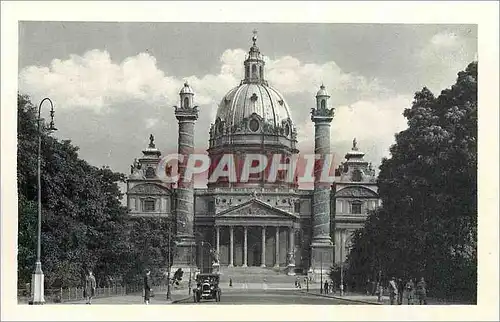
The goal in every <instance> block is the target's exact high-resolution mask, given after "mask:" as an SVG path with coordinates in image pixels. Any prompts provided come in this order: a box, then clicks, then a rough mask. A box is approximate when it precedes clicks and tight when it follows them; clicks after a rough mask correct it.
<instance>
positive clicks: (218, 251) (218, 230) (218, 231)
mask: <svg viewBox="0 0 500 322" xmlns="http://www.w3.org/2000/svg"><path fill="white" fill-rule="evenodd" d="M216 231H217V235H216V236H217V241H216V244H217V245H216V246H215V247H216V250H217V256H220V227H219V226H217V227H216Z"/></svg>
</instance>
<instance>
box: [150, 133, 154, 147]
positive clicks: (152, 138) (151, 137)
mask: <svg viewBox="0 0 500 322" xmlns="http://www.w3.org/2000/svg"><path fill="white" fill-rule="evenodd" d="M154 142H155V137H154V136H153V134H150V135H149V147H150V148H152V149H154V148H155V143H154Z"/></svg>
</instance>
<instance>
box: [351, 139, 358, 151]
mask: <svg viewBox="0 0 500 322" xmlns="http://www.w3.org/2000/svg"><path fill="white" fill-rule="evenodd" d="M357 145H358V141H356V138H354V139H353V140H352V150H353V151H358V146H357Z"/></svg>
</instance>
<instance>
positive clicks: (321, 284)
mask: <svg viewBox="0 0 500 322" xmlns="http://www.w3.org/2000/svg"><path fill="white" fill-rule="evenodd" d="M319 260H320V275H319V276H320V282H319V283H320V286H319V292H320V293H321V294H323V253H319Z"/></svg>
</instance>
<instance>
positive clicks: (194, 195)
mask: <svg viewBox="0 0 500 322" xmlns="http://www.w3.org/2000/svg"><path fill="white" fill-rule="evenodd" d="M256 40H257V39H256V36H254V37H253V45H252V47H251V48H250V51H249V53H248V55H247V57H246V59H245V61H244V62H243V68H244V71H245V73H244V75H245V76H244V79H243V80H242V81H241V82H240V84H239V85H237V86H235V87H234V88H233V89H231V90H230V91H229V92H228V93H227V94H226V95H225V96H224V97H223V98H222V100H221V102H220V104H219V106H218V110H217V116H216V118H215V120H214V121H213V123H212V124H211V126H210V131H209V133H208V134H209V136H208V138H209V140H208V141H209V142H208V150H207V152H208V157H209V159H210V168H209V169H208V174H209V177H210V175H211V174H213V173H214V171H217V169H216V168H217V165H218V164H219V163H220V162H221V160H222V159H223V158H224V156H225V155H232V156H233V158H232V159H231V162H234V163H235V164H237V165H239V166H236V167H235V168H236V169H237V171H236V173H235V176H236V177H237V178H238V179H239V178H241V176H245V174H244V172H245V171H244V170H243V168H244V167H241V165H242V164H243V162H244V161H243V160H244V158H245V156H248V155H251V154H260V155H266V156H269V158H272V157H273V156H276V155H279V158H280V159H281V160H282V161H283V162H284V163H285V164H290V165H291V166H294V161H293V160H295V159H294V156H297V155H298V154H299V151H298V149H297V147H296V145H297V136H298V133H297V130H296V127H295V123H294V121H293V119H292V115H291V113H290V108H289V106H288V103H287V102H286V100H285V98H284V97H283V95H281V93H280V92H279V91H278V90H277V89H275V88H273V87H272V86H271V85H270V84H268V82H267V81H266V78H265V62H264V59H263V56H262V55H261V53H260V50H259V48H258V47H257V45H256ZM179 95H180V106H176V107H175V117H176V118H177V120H178V124H179V131H178V135H179V137H178V153H179V154H180V155H184V156H189V155H190V154H192V153H193V150H194V142H193V141H194V140H193V138H194V135H195V127H196V122H197V119H198V109H197V107H196V106H195V100H194V96H195V93H194V91H193V89H192V88H191V87H190V86H189V85H188V84H187V83H186V84H184V87H183V88H182V89H181V91H180V93H179ZM329 98H330V96H329V95H328V93H327V90H326V88H325V87H324V86H323V85H322V86H321V87H320V89H319V91H318V93H317V95H316V104H315V106H314V107H313V108H312V109H311V121H312V124H311V126H313V124H314V127H315V147H314V152H315V154H319V155H320V156H327V155H329V154H330V125H331V121H332V120H333V118H334V109H333V108H331V107H329V102H328V100H329ZM199 135H204V133H200V134H199ZM142 152H143V155H142V157H141V158H139V159H136V160H135V161H134V164H133V165H132V166H131V170H130V175H129V178H128V181H127V204H128V207H129V210H130V215H131V216H152V217H164V218H170V219H171V220H172V227H173V229H175V233H176V248H177V254H176V257H175V260H174V267H176V268H177V267H188V266H190V265H192V264H193V263H196V265H197V266H198V267H199V268H200V269H202V270H203V271H212V270H220V271H221V272H223V270H224V267H249V266H257V267H267V268H272V269H274V270H280V271H283V272H284V273H287V274H289V275H294V274H297V273H298V274H305V273H307V272H318V271H319V270H323V271H324V273H326V272H327V271H328V270H329V267H330V266H331V265H332V264H333V263H337V264H338V263H341V262H343V261H345V259H346V257H347V254H348V252H349V245H350V239H351V236H352V232H353V231H354V230H356V229H358V228H360V227H362V226H363V223H364V221H365V220H366V217H367V213H368V212H369V211H370V210H372V209H375V208H376V207H378V206H379V205H380V200H379V197H378V195H377V185H376V177H375V171H374V169H372V167H371V164H369V163H368V162H366V161H365V160H364V153H362V152H361V151H360V150H359V148H358V146H357V142H356V140H354V141H353V146H352V150H351V151H348V152H347V154H346V155H345V161H344V162H343V163H342V164H341V165H340V166H339V167H338V169H336V170H335V182H334V183H333V184H332V183H329V184H328V185H325V184H319V183H318V184H317V183H315V184H314V188H313V189H300V188H299V185H298V181H297V178H292V180H287V179H289V177H287V176H288V174H289V173H287V172H286V170H279V171H275V173H274V177H275V180H269V178H270V176H269V174H270V173H271V172H272V171H273V170H271V169H270V168H269V167H266V168H265V169H263V171H262V172H259V173H251V174H248V173H247V174H246V177H247V178H248V180H230V178H229V177H218V179H217V180H215V181H211V182H209V183H208V185H207V187H206V188H204V189H199V188H196V189H195V188H194V187H193V182H192V180H183V179H184V174H185V169H186V164H185V162H179V164H178V172H179V180H178V181H176V182H169V181H165V180H163V179H162V177H163V176H161V175H160V173H158V171H161V170H159V169H161V167H160V166H159V165H160V163H161V158H162V156H161V151H159V150H158V149H157V148H156V146H155V143H154V137H153V136H151V137H150V143H149V145H148V147H147V148H146V149H144V150H143V151H142ZM256 162H257V163H258V162H259V161H258V160H257V161H256ZM252 165H253V164H252ZM315 171H316V170H315ZM271 177H272V175H271Z"/></svg>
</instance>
